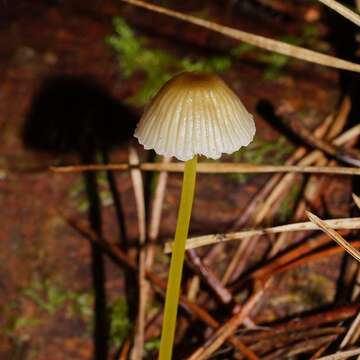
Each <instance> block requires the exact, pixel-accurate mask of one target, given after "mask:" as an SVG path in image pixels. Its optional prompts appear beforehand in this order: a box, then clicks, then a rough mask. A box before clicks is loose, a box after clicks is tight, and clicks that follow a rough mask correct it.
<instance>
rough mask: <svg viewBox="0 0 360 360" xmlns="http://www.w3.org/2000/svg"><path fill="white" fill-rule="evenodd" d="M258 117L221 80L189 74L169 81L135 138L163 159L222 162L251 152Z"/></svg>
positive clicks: (153, 103) (183, 74) (143, 119)
mask: <svg viewBox="0 0 360 360" xmlns="http://www.w3.org/2000/svg"><path fill="white" fill-rule="evenodd" d="M254 135H255V123H254V120H253V116H252V115H251V114H249V113H248V112H247V110H246V109H245V107H244V105H243V104H242V102H241V101H240V99H239V98H238V97H237V95H236V94H235V93H234V92H233V91H232V90H231V89H230V88H229V87H228V86H227V85H226V84H225V82H224V81H223V80H222V79H221V78H220V77H218V76H217V75H212V74H198V73H192V72H184V73H181V74H179V75H176V76H175V77H173V78H172V79H170V80H169V81H168V82H167V83H166V84H165V85H164V86H163V87H162V88H161V89H160V90H159V92H158V93H157V94H156V95H155V97H154V98H153V99H152V100H151V102H150V103H149V105H148V106H147V107H146V109H145V111H144V114H143V116H142V117H141V119H140V122H139V124H138V125H137V128H136V130H135V134H134V136H135V137H137V138H138V140H139V142H140V144H142V145H143V146H144V148H145V149H153V150H155V152H156V153H157V154H159V155H165V156H174V157H176V158H177V159H179V160H183V161H186V160H190V159H192V158H193V157H194V155H197V154H198V155H204V156H206V157H208V158H212V159H218V158H219V157H220V156H221V154H222V153H227V154H230V153H233V152H234V151H236V150H238V149H239V148H240V147H241V146H247V145H248V144H249V143H250V142H251V141H252V139H253V137H254Z"/></svg>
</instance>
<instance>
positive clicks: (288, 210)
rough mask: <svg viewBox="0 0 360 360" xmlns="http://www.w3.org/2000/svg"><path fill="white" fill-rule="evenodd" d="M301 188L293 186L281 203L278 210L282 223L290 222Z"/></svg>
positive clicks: (296, 185)
mask: <svg viewBox="0 0 360 360" xmlns="http://www.w3.org/2000/svg"><path fill="white" fill-rule="evenodd" d="M299 191H300V186H299V185H298V184H293V185H292V187H291V188H290V191H289V192H288V193H287V194H286V196H285V198H284V199H283V201H282V202H281V205H280V207H279V210H278V218H279V221H280V222H285V221H286V220H288V219H289V218H290V216H291V214H292V213H293V210H294V206H295V203H296V200H297V198H298V196H299Z"/></svg>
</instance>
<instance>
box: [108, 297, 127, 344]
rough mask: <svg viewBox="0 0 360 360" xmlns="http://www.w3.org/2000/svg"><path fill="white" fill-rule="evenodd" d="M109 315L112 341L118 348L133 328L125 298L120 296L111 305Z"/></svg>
mask: <svg viewBox="0 0 360 360" xmlns="http://www.w3.org/2000/svg"><path fill="white" fill-rule="evenodd" d="M109 316H110V320H111V326H110V341H111V343H112V344H113V345H114V346H115V347H116V348H119V347H120V345H121V344H122V343H123V342H124V340H125V339H126V337H127V336H128V334H129V331H130V330H131V328H132V324H131V321H130V319H129V316H128V305H127V302H126V301H125V299H123V298H119V299H117V300H116V301H115V302H114V303H113V304H112V305H111V306H110V307H109Z"/></svg>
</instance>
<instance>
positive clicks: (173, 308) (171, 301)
mask: <svg viewBox="0 0 360 360" xmlns="http://www.w3.org/2000/svg"><path fill="white" fill-rule="evenodd" d="M196 165H197V157H196V156H195V157H194V158H193V159H192V160H188V161H186V163H185V169H184V177H183V184H182V191H181V200H180V207H179V213H178V219H177V224H176V232H175V241H174V247H173V254H172V256H171V263H170V270H169V277H168V283H167V289H166V298H165V309H164V320H163V325H162V331H161V341H160V352H159V360H171V354H172V348H173V343H174V337H175V329H176V317H177V308H178V304H179V296H180V285H181V276H182V269H183V263H184V256H185V243H186V239H187V237H188V232H189V224H190V217H191V209H192V203H193V198H194V190H195V179H196Z"/></svg>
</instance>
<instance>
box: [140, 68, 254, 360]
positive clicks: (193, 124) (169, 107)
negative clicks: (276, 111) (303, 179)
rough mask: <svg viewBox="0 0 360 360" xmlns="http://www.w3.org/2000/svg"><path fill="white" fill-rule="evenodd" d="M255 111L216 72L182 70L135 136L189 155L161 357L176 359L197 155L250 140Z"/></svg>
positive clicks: (159, 149) (158, 148) (216, 154)
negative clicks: (174, 349) (177, 319)
mask: <svg viewBox="0 0 360 360" xmlns="http://www.w3.org/2000/svg"><path fill="white" fill-rule="evenodd" d="M254 135H255V124H254V120H253V117H252V115H251V114H249V113H248V112H247V110H246V109H245V107H244V105H243V104H242V102H241V101H240V99H239V98H238V97H237V96H236V94H235V93H234V92H233V91H232V90H231V89H230V88H229V87H228V86H227V85H226V84H225V82H224V81H223V80H222V79H221V78H219V77H218V76H217V75H213V74H200V73H194V72H183V73H180V74H178V75H176V76H174V77H173V78H172V79H170V80H169V81H168V82H167V83H166V84H165V85H164V86H163V87H162V88H161V89H160V90H159V92H158V93H157V95H156V96H155V97H154V98H153V99H152V100H151V102H150V103H149V104H148V106H147V107H146V109H145V111H144V114H143V116H142V117H141V119H140V122H139V124H138V126H137V128H136V130H135V134H134V136H135V137H137V139H138V141H139V142H140V144H142V145H143V146H144V148H145V149H153V150H155V152H156V153H157V154H160V155H164V156H174V157H176V158H177V159H179V160H182V161H185V168H184V177H183V185H182V192H181V200H180V206H179V213H178V220H177V225H176V232H175V241H174V246H173V253H172V257H171V263H170V270H169V277H168V283H167V290H166V299H165V310H164V319H163V325H162V333H161V342H160V353H159V359H161V360H169V359H171V354H172V347H173V342H174V335H175V327H176V316H177V307H178V302H179V295H180V284H181V275H182V268H183V262H184V254H185V243H186V239H187V236H188V230H189V223H190V216H191V209H192V203H193V197H194V189H195V179H196V166H197V155H204V156H206V157H208V158H212V159H218V158H220V157H221V154H222V153H227V154H231V153H233V152H234V151H236V150H238V149H239V148H240V147H241V146H247V145H248V144H249V143H250V142H251V141H252V139H253V137H254Z"/></svg>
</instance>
